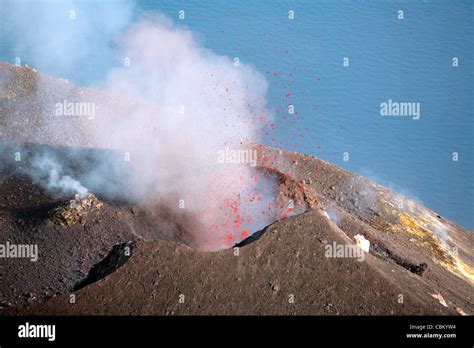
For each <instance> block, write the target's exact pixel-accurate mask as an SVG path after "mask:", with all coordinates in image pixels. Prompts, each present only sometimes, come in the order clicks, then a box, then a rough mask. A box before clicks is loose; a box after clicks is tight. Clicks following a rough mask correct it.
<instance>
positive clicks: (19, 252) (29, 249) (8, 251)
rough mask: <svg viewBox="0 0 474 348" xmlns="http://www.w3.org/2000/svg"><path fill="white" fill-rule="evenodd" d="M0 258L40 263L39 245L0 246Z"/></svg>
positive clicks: (9, 244) (10, 244) (6, 244)
mask: <svg viewBox="0 0 474 348" xmlns="http://www.w3.org/2000/svg"><path fill="white" fill-rule="evenodd" d="M0 258H26V259H30V261H31V262H36V261H38V245H37V244H12V243H10V242H6V243H5V244H0Z"/></svg>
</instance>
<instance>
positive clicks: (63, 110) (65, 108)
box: [54, 100, 96, 120]
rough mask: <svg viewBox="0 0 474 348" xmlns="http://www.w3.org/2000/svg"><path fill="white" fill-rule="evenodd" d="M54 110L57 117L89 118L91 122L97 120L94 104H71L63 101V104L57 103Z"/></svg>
mask: <svg viewBox="0 0 474 348" xmlns="http://www.w3.org/2000/svg"><path fill="white" fill-rule="evenodd" d="M54 108H55V111H54V115H55V116H77V117H87V119H89V120H93V119H94V118H95V110H96V106H95V103H93V102H70V101H67V100H63V101H62V103H56V104H55V105H54Z"/></svg>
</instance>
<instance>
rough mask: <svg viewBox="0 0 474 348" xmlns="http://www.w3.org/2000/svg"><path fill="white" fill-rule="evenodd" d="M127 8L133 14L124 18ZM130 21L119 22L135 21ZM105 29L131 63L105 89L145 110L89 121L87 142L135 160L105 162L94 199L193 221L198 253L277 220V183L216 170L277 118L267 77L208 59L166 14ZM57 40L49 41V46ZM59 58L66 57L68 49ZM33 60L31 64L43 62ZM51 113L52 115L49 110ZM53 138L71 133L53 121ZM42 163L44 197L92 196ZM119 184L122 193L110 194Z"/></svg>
mask: <svg viewBox="0 0 474 348" xmlns="http://www.w3.org/2000/svg"><path fill="white" fill-rule="evenodd" d="M75 6H76V7H77V6H79V5H78V4H76V5H75ZM89 7H93V6H92V5H89ZM117 8H120V5H119V4H116V5H115V6H114V9H115V10H114V11H119V10H117ZM130 8H131V6H129V5H127V7H126V8H124V13H126V12H127V11H129V10H130ZM101 9H102V10H103V8H99V9H91V8H89V9H88V14H89V15H91V16H92V15H95V16H97V13H95V14H94V13H93V11H95V10H97V11H98V13H102V12H101ZM10 11H11V10H10ZM119 12H120V11H119ZM124 13H121V14H120V16H119V18H122V19H123V18H129V17H130V16H129V15H128V14H124ZM83 15H84V13H83ZM109 17H113V16H110V15H109V16H104V18H103V19H104V21H107V20H108V19H109ZM47 19H48V18H43V20H44V21H46V20H47ZM38 20H40V19H38V18H37V17H36V19H35V21H36V22H37V21H38ZM88 23H89V24H88ZM96 24H97V23H96V21H95V20H90V19H89V20H88V21H86V22H85V23H84V22H81V24H80V28H81V29H80V30H81V33H82V32H86V33H88V32H90V30H91V29H90V26H91V25H92V26H93V25H96ZM101 25H104V26H105V27H107V28H108V29H110V28H120V30H116V31H114V34H117V35H112V34H111V33H110V30H109V31H106V34H107V37H106V38H104V40H103V44H104V45H106V44H107V41H108V40H110V37H112V36H117V37H119V39H118V40H117V47H118V50H117V52H118V57H120V60H122V59H126V60H127V62H128V64H126V65H124V66H115V67H111V68H110V69H108V71H107V73H106V74H105V75H106V78H105V80H104V81H103V82H102V83H100V86H101V88H103V89H104V90H106V91H107V92H110V94H113V95H116V96H118V97H123V98H127V99H128V98H133V99H139V100H143V101H145V102H146V103H143V104H136V107H135V108H133V110H132V111H131V112H130V113H127V114H126V115H123V114H121V115H119V116H117V117H115V118H114V120H113V122H104V118H103V116H104V115H102V114H101V110H96V115H95V118H94V119H93V120H89V121H88V122H89V123H88V125H87V127H88V132H87V133H88V134H87V135H88V137H93V138H95V139H96V140H97V141H96V142H98V143H103V144H108V146H110V147H112V148H114V149H117V150H120V151H124V152H127V153H129V154H130V155H129V157H130V158H129V159H128V160H129V166H124V163H123V161H124V160H123V158H121V157H114V156H104V157H101V158H100V159H99V161H98V163H96V164H95V166H93V167H91V168H88V170H87V172H86V173H85V174H83V175H82V178H81V182H83V184H84V185H85V186H87V187H89V189H90V190H92V187H95V188H97V189H98V190H104V191H106V190H107V191H108V192H107V193H108V194H112V195H113V196H116V197H119V198H121V199H126V200H133V201H139V202H140V203H147V204H151V203H153V202H159V203H160V204H161V205H163V204H164V205H166V206H168V207H169V208H170V209H174V210H177V211H178V212H179V213H183V214H185V215H186V217H187V218H186V219H184V220H183V221H181V222H182V224H183V226H184V227H185V228H186V229H188V230H190V232H192V233H193V237H194V242H195V244H196V245H195V246H196V247H197V248H200V249H205V250H217V249H220V248H223V247H230V246H233V245H234V244H235V243H237V242H239V241H240V240H242V239H244V238H245V237H247V236H249V234H251V233H253V232H255V231H257V230H258V229H261V228H263V227H264V226H265V225H266V224H268V223H270V222H272V219H273V217H274V216H276V215H277V213H276V212H275V209H276V208H275V206H276V204H275V202H274V200H275V198H276V195H277V192H275V190H276V188H277V186H278V185H277V183H276V182H274V181H273V180H272V179H269V178H268V177H266V176H263V175H261V174H260V173H259V172H258V171H257V170H256V169H255V168H253V167H252V166H251V165H249V163H221V161H219V160H218V154H219V153H220V152H222V151H223V150H229V149H230V150H231V151H232V150H236V151H237V150H238V151H242V149H246V145H247V144H249V143H255V142H259V141H260V133H259V131H258V129H259V128H258V122H257V120H258V117H259V116H260V115H262V114H266V115H267V119H268V117H271V116H269V115H268V111H267V109H266V91H267V82H266V81H265V79H264V77H263V76H262V75H261V74H260V73H258V72H257V71H256V70H255V69H253V68H252V67H251V66H248V65H246V64H244V63H243V62H240V64H239V65H234V62H233V60H232V59H230V58H229V57H226V56H222V55H218V54H216V53H214V52H212V51H211V50H209V49H206V48H205V47H204V46H203V45H202V44H201V42H200V41H199V40H198V39H197V38H196V36H195V35H194V34H193V33H192V32H190V31H189V30H187V29H186V28H182V27H177V26H176V25H174V24H173V22H172V21H171V20H170V19H169V18H166V17H164V16H163V15H161V14H157V13H153V14H148V15H146V16H145V17H142V18H141V19H140V20H138V21H136V22H134V23H129V24H127V25H123V23H122V22H120V25H119V24H117V23H116V20H114V21H113V23H112V24H111V25H107V23H105V24H103V23H102V24H101ZM122 29H123V30H122ZM43 31H44V30H42V31H41V32H42V33H43ZM71 34H77V33H76V32H74V31H72V32H71ZM97 35H98V36H99V37H100V35H102V33H100V32H99V33H97ZM54 37H55V36H54V34H53V33H52V36H51V38H50V40H53V41H54ZM25 40H26V39H25ZM91 40H92V43H93V44H92V46H88V45H89V43H88V41H85V42H83V46H81V47H76V50H80V51H83V52H84V51H89V49H95V48H97V44H98V43H97V38H95V39H91ZM61 41H64V32H63V33H62V34H61ZM65 41H66V42H69V41H67V40H65ZM22 44H25V42H24V41H22ZM56 44H57V45H60V43H57V42H56ZM35 45H36V46H35V47H37V46H38V43H35ZM55 47H56V46H55ZM56 48H57V49H58V50H59V51H61V52H62V50H61V49H60V48H61V47H56ZM38 49H39V48H38ZM46 54H47V53H46V52H44V51H43V50H41V54H38V55H37V56H38V57H39V63H42V62H43V61H44V59H45V55H46ZM71 54H73V52H71ZM82 54H83V53H82ZM30 57H31V59H32V60H34V58H35V57H36V56H35V55H34V54H33V55H32V56H30ZM67 58H68V57H61V59H65V60H66V61H65V62H62V63H61V66H64V67H71V69H72V71H71V72H70V74H72V76H74V71H73V70H74V69H77V70H80V68H81V67H80V62H77V61H76V59H72V60H71V61H67ZM41 85H42V83H41V81H40V82H39V84H38V86H39V87H41ZM56 102H61V101H56ZM150 105H153V106H150ZM155 106H157V107H155ZM44 108H45V109H47V110H51V108H52V106H51V105H47V106H45V107H44ZM83 124H85V123H83ZM47 128H48V131H49V132H51V131H52V133H53V138H54V136H55V135H56V134H58V135H60V134H63V133H64V132H65V128H64V126H62V125H61V126H59V125H58V124H57V121H55V120H54V119H51V121H49V123H48V127H47ZM74 136H75V137H77V136H78V135H77V134H74ZM248 151H250V150H248ZM251 157H252V156H249V158H251ZM43 162H44V163H42V164H41V165H37V166H36V168H37V169H41V168H42V169H43V170H44V172H43V174H42V175H39V176H38V175H37V173H36V174H35V175H36V177H37V178H38V177H40V178H41V180H40V181H41V182H42V183H44V186H45V187H46V188H48V189H51V190H56V189H63V190H64V191H75V193H78V194H80V195H83V194H85V193H87V191H88V190H87V189H86V188H85V187H84V186H83V185H82V184H81V183H80V182H79V181H77V180H75V179H73V178H72V177H71V176H68V175H64V174H63V171H62V170H61V168H56V167H55V165H53V164H54V163H57V162H54V161H52V162H48V161H47V159H46V160H44V159H43ZM52 163H53V164H52ZM79 165H80V164H79ZM88 165H89V163H88ZM111 168H112V169H113V170H112V171H111ZM123 168H126V169H123ZM112 173H113V174H112ZM117 177H120V178H121V181H122V185H114V184H111V182H113V181H114V180H116V178H117ZM123 182H125V186H126V187H127V189H126V190H124V189H123V187H124V185H123ZM97 193H99V194H100V193H101V192H97Z"/></svg>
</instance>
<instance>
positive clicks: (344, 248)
mask: <svg viewBox="0 0 474 348" xmlns="http://www.w3.org/2000/svg"><path fill="white" fill-rule="evenodd" d="M324 249H325V252H324V256H326V257H327V258H354V259H357V261H360V262H362V261H364V258H365V251H364V250H363V247H362V246H360V245H359V244H338V243H336V242H333V243H332V244H326V245H325V246H324Z"/></svg>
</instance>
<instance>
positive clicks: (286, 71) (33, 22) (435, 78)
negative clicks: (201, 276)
mask: <svg viewBox="0 0 474 348" xmlns="http://www.w3.org/2000/svg"><path fill="white" fill-rule="evenodd" d="M9 3H10V4H9ZM16 3H21V4H22V5H23V9H22V11H21V13H19V12H11V11H9V6H8V5H11V1H10V2H9V1H6V0H0V4H1V5H2V6H1V7H0V11H2V12H1V15H0V19H1V23H0V39H1V40H0V49H1V53H0V59H1V60H5V61H9V62H11V63H15V57H18V56H21V57H22V62H23V63H27V64H28V63H30V65H33V66H35V67H36V68H37V69H39V70H41V71H43V72H45V73H48V74H51V75H53V76H58V77H64V78H67V79H69V80H70V81H72V82H74V83H77V84H85V85H94V84H95V83H96V82H97V81H100V79H101V78H102V77H103V74H105V72H106V70H107V68H108V67H109V66H110V65H114V64H115V65H117V64H119V62H118V58H117V56H116V55H114V54H113V50H111V49H110V47H104V46H98V47H97V48H96V49H94V50H93V52H90V53H88V54H87V55H86V56H83V57H81V61H80V65H78V66H74V69H71V67H70V66H64V65H61V64H57V65H54V64H48V63H47V62H45V60H38V59H37V57H38V56H40V55H41V52H40V53H38V52H37V51H31V50H29V49H28V47H21V45H20V46H19V45H18V40H20V41H21V38H22V36H24V37H31V36H32V35H34V34H37V33H40V34H41V32H42V30H44V26H41V23H39V24H38V23H37V21H38V18H40V17H41V14H45V13H46V14H47V15H51V13H57V12H58V9H60V11H63V12H64V13H66V12H65V11H68V9H70V8H75V9H77V15H78V19H79V18H80V16H84V15H89V14H90V15H93V12H94V5H95V4H97V3H96V2H94V1H84V2H82V3H81V5H80V6H79V5H74V3H72V2H68V1H64V2H58V1H48V2H41V1H40V2H36V3H33V2H29V1H21V0H20V1H17V2H16ZM124 4H126V2H124V1H101V2H100V6H101V7H102V8H106V9H110V11H108V12H107V11H106V13H109V14H110V15H111V16H113V15H114V10H113V9H114V7H117V6H118V5H120V6H123V5H124ZM4 5H5V6H4ZM38 6H40V7H38ZM180 10H183V11H184V15H185V18H184V19H179V11H180ZM399 10H402V11H403V19H399V16H400V13H399V12H398V11H399ZM146 11H159V12H162V13H164V14H166V15H167V16H169V17H170V18H172V19H173V20H174V21H175V22H176V24H177V25H179V26H185V27H187V28H189V29H190V30H192V31H193V32H194V33H196V35H198V37H199V39H200V40H201V41H202V42H203V44H204V46H205V47H207V48H209V49H212V50H213V51H215V52H217V53H219V54H222V55H227V56H229V57H231V58H234V57H238V58H239V60H240V61H241V62H243V63H245V64H250V65H252V66H253V67H255V69H257V70H258V71H259V72H261V73H262V74H263V75H265V76H266V78H267V81H268V83H269V90H268V107H269V109H270V110H272V111H273V113H274V114H275V118H276V120H275V129H274V130H272V131H270V132H268V134H266V135H265V139H264V142H265V143H266V144H267V145H271V146H281V147H283V148H285V149H287V150H291V151H298V152H305V153H309V154H312V155H314V156H317V157H320V158H323V159H325V160H328V161H330V162H333V163H336V164H338V165H340V166H342V167H344V168H347V169H349V170H351V171H354V172H357V173H360V174H362V175H365V176H368V177H369V178H371V179H373V180H375V181H376V182H379V183H381V184H383V185H385V186H388V187H390V188H392V189H395V190H397V191H399V192H401V193H403V194H405V195H407V196H409V197H411V198H413V199H415V200H417V201H419V202H421V203H423V204H425V205H426V206H428V207H430V208H431V209H433V210H435V211H436V212H438V213H439V214H440V215H442V216H444V217H446V218H448V219H451V220H453V221H455V222H457V223H459V224H461V225H463V226H465V227H467V228H469V229H471V230H473V229H474V220H473V193H474V181H473V148H474V147H473V127H474V126H473V124H474V123H473V116H474V113H473V111H474V110H473V103H474V102H473V100H474V98H473V97H474V95H473V74H474V69H473V63H474V62H473V54H474V37H473V18H474V1H448V0H446V1H399V2H393V1H314V0H311V1H310V0H308V1H303V0H301V1H276V0H272V1H270V0H267V1H263V0H254V1H250V0H243V1H230V0H220V1H216V0H213V1H208V0H195V1H194V0H193V1H191V0H186V1H151V0H149V1H139V2H137V3H136V4H135V5H134V6H133V7H132V19H133V18H138V17H139V16H140V15H141V14H143V13H144V12H146ZM289 11H294V12H293V13H294V18H293V19H289ZM18 16H22V17H21V18H22V20H23V21H24V24H23V30H24V32H17V35H18V36H17V37H16V41H17V44H15V43H14V42H13V41H14V40H13V38H12V36H13V35H12V33H11V27H10V26H9V21H13V20H17V19H18ZM125 17H126V16H125ZM121 20H123V21H124V22H126V21H127V20H129V18H128V17H127V18H121ZM58 23H59V20H58ZM120 23H121V22H120V21H119V22H118V24H117V27H118V28H119V29H120V28H121V27H120V25H121V24H120ZM99 24H100V21H99ZM44 25H46V24H44ZM47 25H48V26H51V27H53V28H54V25H55V22H54V21H49V22H48V24H47ZM58 26H59V24H58ZM17 28H18V27H17ZM17 31H18V29H17ZM61 31H63V29H61ZM100 32H101V29H100V25H99V26H98V29H97V32H96V34H95V35H100ZM40 34H38V35H40ZM58 35H61V33H59V29H58ZM76 38H77V41H76V44H75V46H71V50H74V49H75V50H76V51H77V50H79V51H80V50H81V48H80V45H79V44H78V43H77V42H79V43H80V42H87V40H88V39H89V38H88V37H81V34H80V33H79V34H76ZM81 39H82V40H83V41H81ZM51 52H53V53H51ZM51 52H49V56H51V55H53V56H54V54H58V55H60V54H62V53H63V52H55V51H54V50H52V51H51ZM345 57H346V58H348V63H349V64H348V66H344V64H343V63H344V58H345ZM454 57H457V59H458V66H456V67H454V66H453V58H454ZM51 59H53V58H50V60H49V61H48V62H50V61H51ZM346 62H347V61H346ZM76 64H78V63H77V62H76ZM346 65H347V64H346ZM388 100H392V101H394V102H413V103H419V106H420V115H419V116H420V117H419V119H413V117H401V116H398V117H396V116H381V115H380V104H381V103H384V102H388ZM288 104H292V105H294V109H295V113H294V114H292V115H289V114H288ZM344 153H346V159H348V160H347V161H345V160H344ZM453 153H457V161H453ZM454 156H455V155H454ZM347 157H348V158H347Z"/></svg>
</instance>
